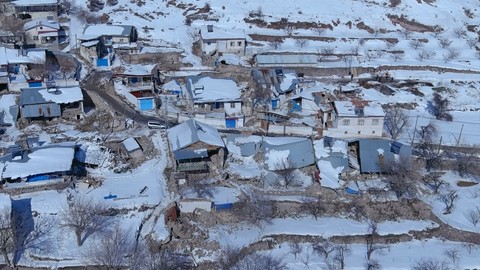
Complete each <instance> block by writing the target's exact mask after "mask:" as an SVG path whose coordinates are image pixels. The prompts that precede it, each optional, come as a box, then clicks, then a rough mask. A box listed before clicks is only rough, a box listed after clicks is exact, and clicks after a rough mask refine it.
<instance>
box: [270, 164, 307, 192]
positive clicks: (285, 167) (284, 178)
mask: <svg viewBox="0 0 480 270" xmlns="http://www.w3.org/2000/svg"><path fill="white" fill-rule="evenodd" d="M275 172H276V174H277V176H278V177H277V182H276V185H278V186H282V187H283V188H285V189H287V188H289V187H298V186H301V182H300V179H299V178H298V175H297V172H296V169H295V164H294V163H293V161H292V160H291V159H289V158H286V159H282V160H280V161H279V162H278V163H277V164H276V165H275Z"/></svg>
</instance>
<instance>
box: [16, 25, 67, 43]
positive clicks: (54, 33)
mask: <svg viewBox="0 0 480 270" xmlns="http://www.w3.org/2000/svg"><path fill="white" fill-rule="evenodd" d="M23 30H24V31H25V36H26V39H27V42H28V43H30V44H37V45H41V46H55V45H58V36H59V35H58V32H59V30H60V24H59V23H58V22H56V21H52V20H47V19H36V20H32V21H29V22H27V23H25V25H24V26H23Z"/></svg>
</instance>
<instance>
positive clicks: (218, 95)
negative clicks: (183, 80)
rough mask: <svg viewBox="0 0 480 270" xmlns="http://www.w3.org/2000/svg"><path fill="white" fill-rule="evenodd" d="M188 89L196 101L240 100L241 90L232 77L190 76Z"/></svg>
mask: <svg viewBox="0 0 480 270" xmlns="http://www.w3.org/2000/svg"><path fill="white" fill-rule="evenodd" d="M187 90H188V91H189V93H190V96H191V97H192V99H193V100H194V102H195V103H205V102H216V101H240V96H241V93H240V90H239V89H238V86H237V83H235V81H234V80H231V79H213V78H210V77H200V78H199V77H189V78H188V79H187Z"/></svg>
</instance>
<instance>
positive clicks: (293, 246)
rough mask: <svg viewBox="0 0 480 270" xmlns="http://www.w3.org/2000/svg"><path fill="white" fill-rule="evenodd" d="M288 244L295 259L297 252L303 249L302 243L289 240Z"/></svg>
mask: <svg viewBox="0 0 480 270" xmlns="http://www.w3.org/2000/svg"><path fill="white" fill-rule="evenodd" d="M288 246H289V247H290V253H292V254H293V256H295V260H297V256H298V254H300V253H302V251H303V247H302V245H300V243H299V242H298V241H294V242H289V243H288Z"/></svg>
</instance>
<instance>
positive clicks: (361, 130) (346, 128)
mask: <svg viewBox="0 0 480 270" xmlns="http://www.w3.org/2000/svg"><path fill="white" fill-rule="evenodd" d="M344 120H345V121H348V122H349V124H348V125H346V124H345V122H344ZM362 121H363V124H362ZM374 121H376V122H374ZM383 121H384V118H383V117H362V118H359V117H340V118H338V121H337V128H336V131H337V133H339V134H342V133H343V135H345V137H355V136H368V137H382V133H383Z"/></svg>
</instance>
